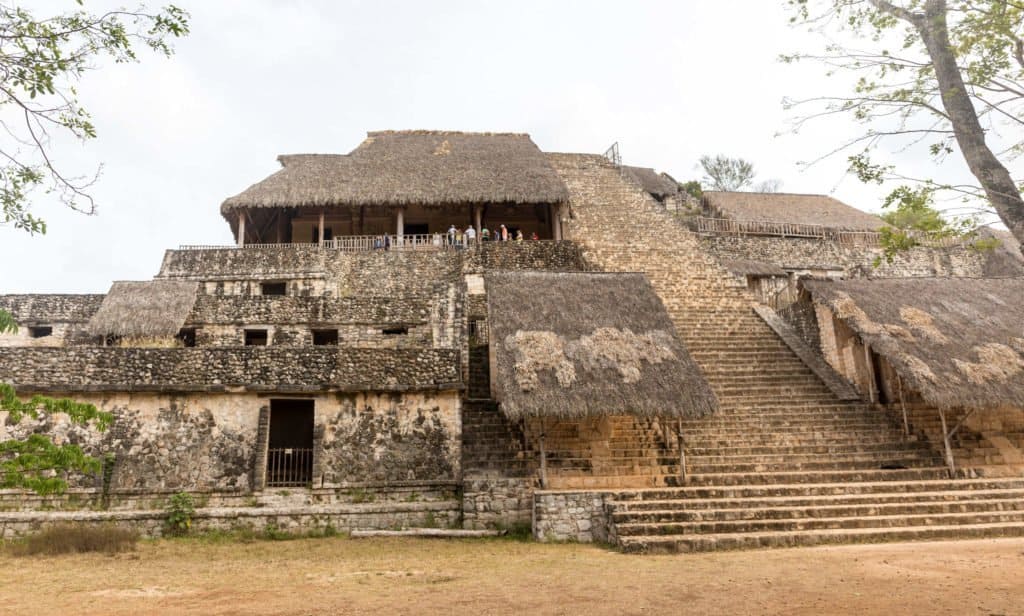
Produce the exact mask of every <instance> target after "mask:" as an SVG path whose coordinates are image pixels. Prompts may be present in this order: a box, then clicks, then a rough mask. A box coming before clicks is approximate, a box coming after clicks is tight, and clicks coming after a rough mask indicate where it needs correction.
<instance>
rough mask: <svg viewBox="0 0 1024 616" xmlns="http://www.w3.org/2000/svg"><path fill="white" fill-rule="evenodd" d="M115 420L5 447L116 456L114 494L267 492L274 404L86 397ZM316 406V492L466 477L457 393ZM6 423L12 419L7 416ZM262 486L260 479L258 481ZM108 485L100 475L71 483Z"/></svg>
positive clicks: (33, 425)
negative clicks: (266, 426) (264, 432)
mask: <svg viewBox="0 0 1024 616" xmlns="http://www.w3.org/2000/svg"><path fill="white" fill-rule="evenodd" d="M76 399H77V400H79V401H81V402H87V403H91V404H94V405H96V406H97V408H100V409H101V410H105V411H108V412H110V413H112V414H113V415H114V418H115V419H114V422H113V423H112V425H111V426H110V428H109V429H108V430H106V431H104V432H100V431H98V430H96V429H94V428H92V427H88V426H81V425H77V424H73V423H71V422H69V421H68V419H67V417H66V416H65V415H63V414H60V413H56V414H52V415H44V416H42V417H41V418H40V419H38V420H32V419H23V420H22V421H21V422H20V423H18V424H13V423H11V422H9V421H4V423H3V424H2V425H0V440H5V439H7V438H24V437H25V436H26V435H28V434H31V433H45V434H49V435H50V436H51V437H52V438H53V439H54V441H55V442H58V443H74V444H77V445H79V446H81V447H82V448H83V449H84V450H85V451H86V452H87V453H89V454H90V455H93V456H95V457H100V458H102V457H103V456H106V455H108V454H113V456H114V463H113V467H112V474H111V475H110V480H109V486H108V490H110V491H112V492H114V493H118V492H132V493H138V492H143V493H147V492H148V493H160V492H166V491H169V490H171V491H177V490H187V491H232V490H235V491H241V492H248V491H251V490H253V489H259V488H260V487H262V484H263V482H262V477H263V474H264V472H265V464H266V461H265V456H260V455H257V454H258V453H259V452H258V450H259V449H260V448H261V447H265V445H262V444H260V442H259V440H260V438H261V437H260V417H261V414H262V415H264V416H265V415H266V413H267V412H268V409H269V408H270V405H271V402H270V399H269V398H268V397H265V396H258V395H255V394H215V395H211V394H188V395H169V394H148V393H142V394H138V393H136V394H127V393H119V394H109V395H80V396H77V397H76ZM306 399H309V400H312V401H313V408H314V420H313V421H314V434H315V435H316V436H315V438H314V443H313V447H314V454H313V467H314V471H313V482H312V483H313V486H314V487H316V488H325V487H326V488H331V487H345V486H351V485H364V484H371V485H376V486H380V485H387V484H388V483H390V482H398V483H402V484H409V483H415V482H427V483H433V482H437V481H454V480H456V479H458V478H459V468H460V459H461V415H460V406H459V396H458V393H457V392H439V393H433V394H425V393H406V394H367V393H359V394H320V395H316V396H311V397H309V398H306ZM3 419H5V420H6V419H7V418H6V415H4V417H3ZM257 480H259V481H257ZM73 485H74V486H76V487H92V488H94V489H97V488H100V487H102V476H96V477H74V478H73Z"/></svg>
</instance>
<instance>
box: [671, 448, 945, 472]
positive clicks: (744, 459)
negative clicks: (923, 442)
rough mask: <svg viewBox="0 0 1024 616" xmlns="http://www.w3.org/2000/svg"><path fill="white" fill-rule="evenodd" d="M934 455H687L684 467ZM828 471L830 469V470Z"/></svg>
mask: <svg viewBox="0 0 1024 616" xmlns="http://www.w3.org/2000/svg"><path fill="white" fill-rule="evenodd" d="M936 457H937V456H936V455H935V454H934V453H933V452H932V451H931V450H922V449H916V450H912V449H908V448H903V447H900V448H892V449H887V450H882V451H852V452H847V453H831V454H828V455H821V454H817V453H809V454H792V453H763V454H756V455H693V454H690V453H689V452H688V455H687V456H686V463H687V464H689V465H691V466H692V467H693V468H698V467H701V466H703V465H707V464H762V465H766V466H767V465H774V466H778V465H785V464H790V465H804V464H808V463H818V464H822V463H825V461H827V463H829V464H836V465H840V466H838V467H837V468H841V465H842V464H845V463H850V464H854V463H858V464H859V463H864V464H868V463H871V462H880V463H881V462H890V461H893V460H899V459H927V460H930V461H932V462H935V461H937V460H936ZM830 468H832V467H830Z"/></svg>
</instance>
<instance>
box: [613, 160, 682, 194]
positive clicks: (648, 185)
mask: <svg viewBox="0 0 1024 616" xmlns="http://www.w3.org/2000/svg"><path fill="white" fill-rule="evenodd" d="M622 169H623V170H624V171H625V172H626V174H627V175H628V176H629V177H630V178H632V179H633V181H634V182H636V183H637V184H639V185H640V186H641V187H642V188H643V189H644V190H646V191H647V192H648V193H650V194H652V195H654V196H655V197H657V198H658V199H664V198H665V197H671V196H672V195H675V194H676V193H678V192H679V184H676V183H675V181H673V180H672V179H670V178H668V177H666V176H665V174H663V173H662V174H659V173H658V172H657V171H655V170H654V169H651V168H649V167H630V166H628V165H623V167H622Z"/></svg>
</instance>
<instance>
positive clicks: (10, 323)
mask: <svg viewBox="0 0 1024 616" xmlns="http://www.w3.org/2000/svg"><path fill="white" fill-rule="evenodd" d="M8 333H10V334H16V333H18V323H17V322H16V321H15V320H14V317H13V316H12V315H11V313H9V312H7V311H6V310H0V334H8Z"/></svg>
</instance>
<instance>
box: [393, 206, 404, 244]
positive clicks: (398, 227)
mask: <svg viewBox="0 0 1024 616" xmlns="http://www.w3.org/2000/svg"><path fill="white" fill-rule="evenodd" d="M395 218H396V219H397V220H396V224H395V235H396V236H398V240H397V241H396V242H395V244H396V246H395V247H396V248H401V246H402V237H403V236H404V235H405V208H404V207H400V208H398V212H397V213H396V215H395Z"/></svg>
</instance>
